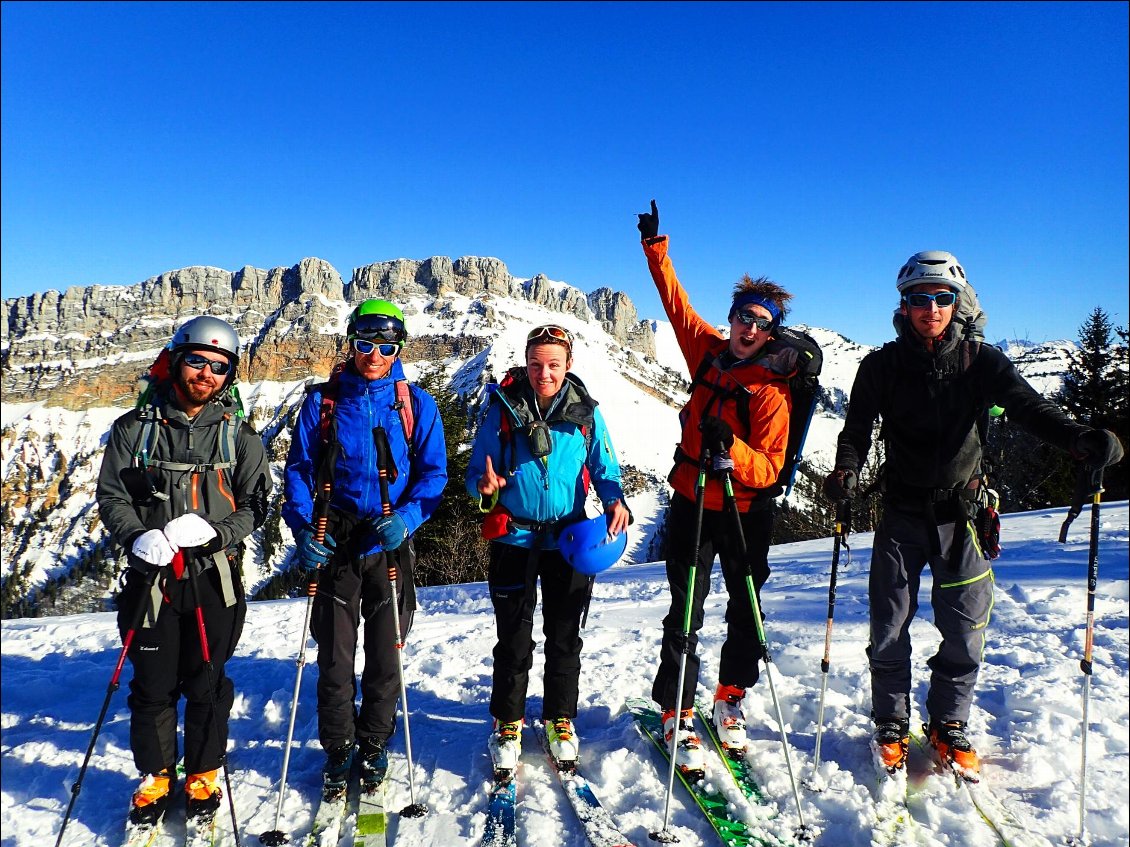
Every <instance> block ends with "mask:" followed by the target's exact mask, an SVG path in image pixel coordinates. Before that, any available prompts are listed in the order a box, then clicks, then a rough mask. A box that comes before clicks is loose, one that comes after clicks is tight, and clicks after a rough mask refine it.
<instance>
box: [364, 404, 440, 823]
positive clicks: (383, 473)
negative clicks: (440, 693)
mask: <svg viewBox="0 0 1130 847" xmlns="http://www.w3.org/2000/svg"><path fill="white" fill-rule="evenodd" d="M373 439H374V441H375V442H376V447H377V472H378V474H377V478H378V480H379V482H380V489H381V511H382V512H383V513H384V514H385V515H391V514H392V503H391V502H390V500H389V494H388V479H389V468H390V467H391V466H392V450H391V449H389V444H388V435H387V434H386V433H385V431H384V427H380V426H378V427H376V428H375V429H374V430H373ZM385 557H386V560H387V558H388V553H387V551H386V554H385ZM388 581H389V584H390V585H391V586H392V629H393V635H394V638H395V639H396V641H395V647H396V674H397V677H398V678H399V680H400V705H401V706H402V707H403V709H404V752H405V757H406V758H407V759H408V792H409V794H408V796H409V800H411V802H410V803H409V804H408V805H407V806H405V807H404V808H403V809H401V810H400V814H401V815H403V816H404V817H406V818H419V817H423V816H424V815H426V814H427V813H428V807H427V806H425V805H424V804H423V803H417V802H416V777H415V774H414V773H413V767H412V733H411V731H410V730H409V728H408V689H407V687H406V686H405V684H404V633H402V632H401V631H400V609H399V606H400V596H399V592H398V591H397V582H398V580H397V570H396V567H395V566H393V565H390V566H389V569H388Z"/></svg>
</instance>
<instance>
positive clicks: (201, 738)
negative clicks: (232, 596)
mask: <svg viewBox="0 0 1130 847" xmlns="http://www.w3.org/2000/svg"><path fill="white" fill-rule="evenodd" d="M166 573H167V574H168V579H166V580H164V583H163V584H164V594H165V600H164V601H163V602H162V603H161V608H160V611H159V612H158V614H157V620H156V621H155V623H154V625H153V626H152V627H145V626H142V627H140V628H139V629H138V630H137V631H136V632H135V633H134V636H133V642H132V643H131V644H130V648H129V654H128V655H129V660H130V664H131V665H132V666H133V679H132V680H130V684H129V690H130V695H129V700H128V702H129V707H130V748H131V749H132V750H133V761H134V764H135V765H136V766H137V769H138V770H139V771H141V772H142V773H146V774H150V773H159V772H160V771H162V770H163V769H165V768H168V769H169V770H170V772H172V770H173V769H174V768H175V767H176V764H177V760H178V758H179V754H178V752H177V707H178V704H179V701H180V698H181V697H184V701H185V704H184V769H185V771H186V773H188V774H197V773H203V772H205V771H211V770H215V769H216V768H218V767H219V766H220V764H221V761H222V757H223V752H224V751H225V750H226V749H227V743H228V715H229V714H230V713H231V707H232V702H233V701H234V698H235V686H234V685H233V684H232V681H231V680H230V679H229V678H228V677H227V676H225V675H224V664H225V663H226V662H227V661H228V659H230V658H231V657H232V654H233V653H235V648H236V645H237V644H238V643H239V636H240V634H241V633H242V632H243V622H244V619H245V618H246V616H247V603H246V601H245V600H244V599H243V588H242V586H241V585H239V583H238V581H237V582H236V585H235V589H236V596H237V597H238V598H239V599H238V600H236V602H235V605H233V606H225V605H224V601H223V596H222V595H221V593H220V581H219V576H218V574H217V573H216V569H215V568H214V567H212V568H209V569H208V570H205V571H204V572H203V573H201V574H199V575H198V576H197V578H196V582H197V585H198V586H199V588H200V608H201V611H202V615H203V619H204V630H205V632H206V634H207V636H208V652H209V655H210V657H211V659H212V681H213V684H214V687H213V688H212V690H211V694H210V693H209V688H208V671H207V669H206V667H205V665H204V652H203V649H202V647H201V643H200V628H199V624H198V622H197V618H196V601H195V598H194V597H193V591H192V584H191V582H190V581H189V580H188V579H187V578H185V579H181V580H177V579H173V578H172V573H171V570H166ZM148 602H149V586H148V585H146V582H145V577H144V576H143V575H142V574H141V573H139V572H138V571H135V570H132V569H131V570H130V571H129V572H128V573H127V575H126V584H125V587H124V588H123V589H122V593H121V595H120V597H119V600H118V630H119V632H120V633H121V635H122V638H123V639H125V636H126V633H127V632H128V631H129V627H130V625H131V624H132V623H133V619H134V616H135V614H136V612H137V604H138V603H148ZM212 696H215V701H216V718H217V720H213V718H212Z"/></svg>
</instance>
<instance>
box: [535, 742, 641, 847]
mask: <svg viewBox="0 0 1130 847" xmlns="http://www.w3.org/2000/svg"><path fill="white" fill-rule="evenodd" d="M534 726H535V732H536V733H537V736H538V740H539V741H541V746H542V749H543V750H545V755H546V758H548V759H549V766H550V769H551V770H552V771H553V772H554V773H555V774H557V778H558V780H560V782H561V787H562V788H564V789H565V796H566V797H568V798H569V805H570V806H572V807H573V811H574V812H576V814H577V819H578V820H579V821H580V822H581V826H583V827H584V829H585V837H586V838H588V840H589V844H591V845H592V847H635V845H634V844H633V843H632V842H631V841H629V840H628V837H627V836H626V835H624V833H622V832H621V831H620V827H619V826H617V824H616V821H615V820H614V819H613V817H612V814H611V813H610V812H609V811H608V809H606V808H605V807H604V805H603V804H602V803H601V802H600V800H599V799H598V798H597V796H596V793H595V792H594V791H593V790H592V786H591V785H590V784H589V781H588V780H587V779H585V778H584V777H583V776H581V774H580V773H579V772H578V771H577V766H576V763H575V762H571V763H568V764H566V765H565V766H562V765H561V764H560V763H558V761H557V760H556V759H554V758H553V753H552V751H551V750H550V746H549V736H548V735H547V734H546V731H545V725H544V724H542V723H541V722H540V721H538V722H535V724H534Z"/></svg>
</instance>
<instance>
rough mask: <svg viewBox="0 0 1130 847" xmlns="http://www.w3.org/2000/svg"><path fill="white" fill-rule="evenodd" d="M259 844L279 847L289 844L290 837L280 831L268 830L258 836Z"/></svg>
mask: <svg viewBox="0 0 1130 847" xmlns="http://www.w3.org/2000/svg"><path fill="white" fill-rule="evenodd" d="M259 843H260V844H265V845H266V846H267V847H279V845H282V844H289V843H290V837H289V836H288V835H287V834H286V833H285V832H283V831H282V830H281V829H270V830H267V831H266V832H264V833H263V834H262V835H260V836H259Z"/></svg>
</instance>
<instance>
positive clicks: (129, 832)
mask: <svg viewBox="0 0 1130 847" xmlns="http://www.w3.org/2000/svg"><path fill="white" fill-rule="evenodd" d="M162 830H163V826H162V825H161V821H160V820H158V821H157V822H156V823H151V824H135V823H131V822H129V821H126V837H125V841H123V842H122V847H153V845H154V844H156V843H157V839H158V837H160V835H161V832H162Z"/></svg>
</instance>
